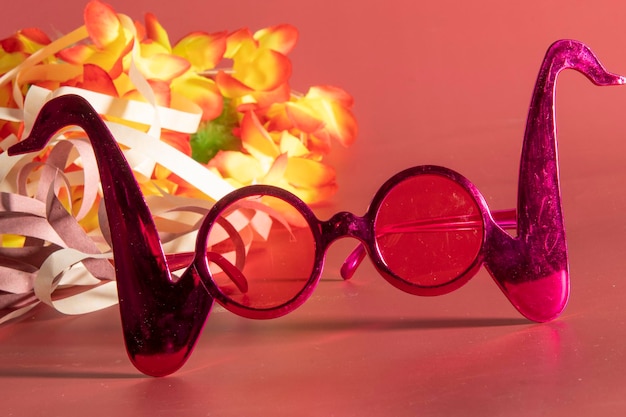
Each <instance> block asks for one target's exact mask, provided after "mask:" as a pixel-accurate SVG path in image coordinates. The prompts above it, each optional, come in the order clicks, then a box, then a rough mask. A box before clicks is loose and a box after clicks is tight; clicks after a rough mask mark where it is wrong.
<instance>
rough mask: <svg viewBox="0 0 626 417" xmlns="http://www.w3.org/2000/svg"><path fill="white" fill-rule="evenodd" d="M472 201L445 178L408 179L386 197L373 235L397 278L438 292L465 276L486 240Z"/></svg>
mask: <svg viewBox="0 0 626 417" xmlns="http://www.w3.org/2000/svg"><path fill="white" fill-rule="evenodd" d="M483 229H484V225H483V221H482V217H481V215H480V210H479V208H478V205H477V203H476V200H475V199H474V198H473V196H472V195H471V194H470V193H469V192H468V191H467V190H466V189H465V188H463V187H462V186H461V185H460V184H458V183H457V182H456V181H453V180H452V179H450V178H447V177H444V176H442V175H436V174H421V175H417V176H414V177H410V178H407V179H405V180H404V181H402V182H400V183H398V184H397V185H396V186H394V187H393V188H392V189H391V190H390V191H389V193H388V194H387V195H386V196H385V197H384V199H383V201H382V203H381V205H380V208H379V210H378V213H377V216H376V220H375V225H374V232H375V235H376V244H377V247H378V251H379V253H380V256H381V258H382V260H383V261H384V263H385V264H386V265H387V267H388V268H389V270H390V271H391V272H392V273H393V274H394V275H396V276H397V277H400V278H402V279H403V280H405V281H407V282H409V283H410V284H413V285H416V286H420V287H440V286H444V285H446V284H448V283H449V282H451V281H454V280H455V279H457V278H458V277H460V276H461V275H462V274H463V273H464V272H466V271H467V270H468V269H469V268H470V267H471V266H472V264H473V263H474V261H475V260H476V257H477V255H478V253H479V251H480V248H481V245H482V240H483Z"/></svg>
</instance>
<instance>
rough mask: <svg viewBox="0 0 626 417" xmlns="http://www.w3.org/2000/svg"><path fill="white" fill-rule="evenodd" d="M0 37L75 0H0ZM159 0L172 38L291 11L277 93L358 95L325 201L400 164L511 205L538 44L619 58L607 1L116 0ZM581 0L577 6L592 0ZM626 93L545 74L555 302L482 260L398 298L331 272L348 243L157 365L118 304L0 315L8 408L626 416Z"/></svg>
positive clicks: (134, 8)
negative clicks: (554, 200) (144, 359)
mask: <svg viewBox="0 0 626 417" xmlns="http://www.w3.org/2000/svg"><path fill="white" fill-rule="evenodd" d="M3 3H4V6H3V8H2V11H3V12H2V15H1V16H2V17H0V22H1V27H2V29H1V31H0V32H1V33H0V37H5V36H8V35H10V34H11V33H12V32H13V31H14V30H16V29H18V28H22V27H28V26H39V27H41V28H42V29H44V30H46V31H47V32H48V33H49V34H51V35H53V34H54V33H56V32H59V33H65V32H68V31H69V30H71V29H73V28H75V27H77V26H79V25H81V24H82V9H83V6H84V4H85V2H84V1H76V0H48V1H45V2H42V1H40V0H19V1H7V0H4V1H3ZM109 3H111V4H112V5H113V6H114V7H115V8H116V10H117V11H118V12H122V13H125V14H128V15H130V16H132V17H134V18H137V19H142V18H143V14H144V13H145V12H148V11H149V12H153V13H154V14H155V15H156V16H157V17H158V18H159V20H160V22H161V23H162V24H163V26H164V27H165V28H166V29H167V30H168V32H169V33H170V37H171V40H172V41H175V40H177V39H178V38H180V37H181V36H183V35H184V34H186V33H187V32H188V31H191V30H205V31H209V32H211V31H220V30H234V29H237V28H239V27H242V26H248V27H250V28H252V29H259V28H261V27H264V26H268V25H273V24H277V23H283V22H285V23H291V24H293V25H295V26H297V27H298V29H299V30H300V40H299V43H298V46H297V48H296V50H295V51H294V52H293V53H292V55H291V58H292V61H293V64H294V75H293V83H292V84H293V87H294V88H297V89H302V90H305V89H306V88H307V87H308V86H309V85H312V84H323V83H327V84H335V85H338V86H341V87H343V88H345V89H346V90H348V91H349V92H350V93H352V95H353V96H354V98H355V101H356V110H355V111H356V115H357V117H358V120H359V124H360V135H359V138H358V140H357V142H356V143H355V145H354V146H353V147H351V148H349V149H342V148H340V147H336V149H334V154H333V157H332V160H333V163H334V164H335V166H336V167H337V172H338V181H339V184H340V190H339V193H338V194H337V196H336V197H335V198H334V200H333V201H332V202H331V203H330V204H329V205H328V206H327V207H322V208H320V210H319V212H320V213H321V216H324V215H326V214H328V213H331V212H335V211H339V210H350V211H353V212H355V213H358V214H360V213H362V212H363V211H364V210H365V208H366V206H367V204H368V203H369V199H370V198H371V197H372V195H373V193H374V192H375V190H376V189H377V188H378V187H379V186H380V184H382V182H384V180H386V179H387V178H388V177H389V176H391V175H392V174H394V173H395V172H397V171H399V170H401V169H403V168H407V167H409V166H412V165H419V164H440V165H445V166H448V167H450V168H453V169H455V170H457V171H459V172H461V173H463V174H464V175H465V176H467V177H468V178H469V179H470V180H472V181H473V182H475V183H476V184H477V185H478V187H479V188H480V189H481V191H482V192H483V194H484V195H485V197H486V198H487V200H488V202H489V204H490V206H491V207H492V208H493V209H499V208H508V207H512V206H514V205H515V201H516V183H517V169H518V163H519V151H520V148H521V142H522V136H523V131H524V127H525V120H526V112H527V108H528V103H529V101H530V95H531V92H532V88H533V85H534V82H535V78H536V75H537V70H538V68H539V64H540V62H541V59H542V58H543V55H544V53H545V50H546V49H547V47H548V46H549V45H550V43H552V42H553V41H554V40H557V39H560V38H575V39H578V40H581V41H584V42H585V43H587V44H588V45H589V46H590V47H591V48H592V49H593V50H594V51H595V53H596V54H597V55H598V57H599V58H600V60H601V61H602V62H603V63H604V64H605V65H606V67H607V68H608V69H609V70H612V71H615V72H619V73H621V74H626V2H619V1H594V2H587V3H585V4H582V3H583V2H574V1H525V2H515V3H513V2H502V1H474V2H459V1H439V2H436V1H429V2H415V1H405V0H386V1H377V2H373V1H371V2H370V1H367V0H366V1H341V0H332V1H331V0H316V1H307V2H304V1H287V0H266V1H259V0H239V1H220V2H216V1H198V0H196V1H192V0H177V1H169V2H166V1H154V0H153V1H143V0H134V1H128V2H125V1H110V2H109ZM592 4H593V6H592ZM625 113H626V90H625V89H623V88H622V89H620V88H605V89H601V88H597V87H594V86H592V85H591V84H589V83H588V82H587V81H586V79H584V78H583V77H582V76H580V75H579V74H576V73H573V72H568V73H565V74H563V76H562V77H561V78H560V84H559V88H558V94H557V115H558V117H557V121H558V128H559V147H560V158H561V161H560V162H561V175H562V191H563V204H564V212H565V221H566V227H567V234H568V245H569V249H570V265H571V278H572V298H571V301H570V304H569V306H568V307H567V309H566V310H565V313H564V314H563V316H562V317H561V318H560V319H558V320H556V321H554V322H552V323H548V324H542V325H535V324H532V323H529V322H527V321H526V320H524V319H522V318H521V317H520V316H519V315H518V314H517V313H516V312H515V311H514V310H513V308H512V307H511V306H510V305H508V304H507V301H506V299H505V298H504V296H503V295H502V294H501V293H500V292H499V290H498V289H497V287H496V285H495V284H494V283H493V282H492V281H491V279H490V278H489V276H488V274H487V273H485V272H484V271H482V272H481V273H480V274H479V275H478V276H476V278H475V279H474V280H472V281H470V283H469V284H467V285H466V286H465V287H463V288H462V289H460V290H458V291H456V292H455V293H453V294H450V295H447V296H443V297H436V298H418V297H413V296H410V295H407V294H403V293H401V292H399V291H397V290H395V289H393V288H391V287H390V286H389V285H388V284H387V283H385V282H384V280H383V279H382V278H380V277H379V276H378V275H377V274H376V273H375V271H374V270H373V268H371V266H370V265H369V264H364V265H363V266H362V268H361V269H360V270H359V271H358V272H357V274H356V276H355V277H354V278H353V281H352V282H349V283H342V282H340V281H339V280H338V269H339V266H340V263H341V258H342V257H343V256H344V255H345V253H346V252H347V250H348V249H350V248H351V245H352V243H344V242H340V243H338V244H337V245H336V246H334V247H333V248H331V251H330V252H329V255H328V259H327V262H326V269H325V274H324V277H325V279H324V280H323V281H322V283H321V284H320V285H319V287H318V289H317V291H316V293H315V294H314V295H313V297H312V298H311V299H310V300H309V301H308V302H307V303H306V304H305V305H304V306H303V307H302V308H300V309H299V310H297V311H296V312H294V313H293V314H291V315H290V316H288V317H285V318H282V319H277V320H273V321H265V322H256V321H250V320H245V319H241V318H238V317H234V316H233V315H232V314H230V313H225V312H224V311H223V310H221V309H218V310H217V311H215V312H214V313H213V314H212V315H211V316H210V318H209V320H208V323H207V326H206V328H205V331H204V334H203V336H202V339H201V341H200V343H199V346H198V348H197V349H196V351H195V352H194V354H193V356H192V358H191V360H190V362H189V363H188V364H187V365H186V366H185V367H184V368H183V370H182V371H181V372H179V373H177V374H175V375H174V376H173V377H169V378H166V379H152V378H148V377H143V376H142V375H140V374H138V373H137V372H136V371H135V370H134V368H132V366H131V365H130V363H129V362H128V360H127V359H126V357H125V352H124V349H123V346H122V338H121V329H120V325H119V318H118V314H117V311H116V309H115V308H112V309H109V310H105V311H102V312H98V313H95V314H92V315H89V316H82V317H60V316H59V315H57V314H55V313H53V312H51V311H49V310H41V311H39V312H38V313H37V314H36V315H35V317H34V318H29V319H25V320H22V321H20V322H18V323H11V324H8V325H3V326H0V389H1V391H0V392H2V397H3V400H2V406H1V408H0V409H2V410H3V411H2V414H3V415H16V416H17V415H19V416H38V415H42V416H43V415H45V416H51V415H63V416H70V415H90V416H99V415H107V416H109V415H132V416H142V415H149V416H160V415H186V416H192V415H198V416H200V415H218V416H241V415H247V416H249V415H262V416H266V415H267V416H270V415H271V416H294V415H299V416H322V415H323V416H331V415H335V416H353V415H354V416H356V415H358V416H366V415H368V416H369V415H371V416H392V415H393V416H405V415H406V416H418V415H419V416H448V415H455V416H456V415H467V416H469V415H476V416H487V415H494V416H496V415H497V416H539V415H546V416H559V415H575V416H586V415H598V416H611V415H615V416H621V415H623V414H624V411H625V410H626V395H625V394H626V362H625V353H626V311H625V310H624V309H623V306H624V302H625V301H626V279H625V276H624V273H625V272H626V256H625V254H626V243H625V242H624V234H625V233H624V232H625V231H626V220H625V219H624V215H623V213H624V211H625V210H626V198H625V189H626V188H625V187H624V182H625V181H626V169H625V168H624V161H625V160H626V157H625V156H624V152H623V150H624V148H625V146H626V145H625V144H624V143H623V142H624V139H625V138H626V123H624V114H625Z"/></svg>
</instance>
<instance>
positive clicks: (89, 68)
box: [77, 64, 117, 97]
mask: <svg viewBox="0 0 626 417" xmlns="http://www.w3.org/2000/svg"><path fill="white" fill-rule="evenodd" d="M77 87H80V88H84V89H86V90H91V91H95V92H98V93H103V94H107V95H109V96H112V97H117V89H116V88H115V84H113V80H112V79H111V77H110V76H109V74H108V73H107V72H106V71H105V70H103V69H102V68H100V67H99V66H97V65H93V64H85V65H84V66H83V80H82V82H80V83H79V85H78V86H77Z"/></svg>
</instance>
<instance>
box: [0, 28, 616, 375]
mask: <svg viewBox="0 0 626 417" xmlns="http://www.w3.org/2000/svg"><path fill="white" fill-rule="evenodd" d="M566 68H573V69H576V70H578V71H580V72H581V73H583V74H585V75H586V76H587V77H588V78H589V79H590V80H591V81H592V82H593V83H595V84H596V85H620V84H624V83H625V82H626V79H625V78H624V77H621V76H618V75H614V74H611V73H608V72H607V71H606V70H605V69H604V68H603V67H602V65H601V64H600V63H599V62H598V60H597V59H596V57H595V56H594V55H593V53H592V52H591V51H590V50H589V48H587V47H586V46H585V45H584V44H582V43H580V42H577V41H572V40H561V41H557V42H555V43H554V44H553V45H552V46H551V47H550V48H549V49H548V52H547V54H546V57H545V59H544V61H543V64H542V66H541V69H540V72H539V76H538V79H537V83H536V86H535V90H534V94H533V98H532V101H531V105H530V109H529V114H528V120H527V125H526V133H525V136H524V143H523V149H522V156H521V165H520V174H519V190H518V204H517V235H516V237H512V236H511V235H509V234H508V233H506V232H505V231H504V230H503V228H502V227H501V226H500V225H498V224H497V222H496V221H494V219H493V216H492V214H491V213H490V211H489V210H488V208H487V205H486V203H485V200H484V198H483V197H482V195H481V194H480V192H479V191H478V189H477V188H476V187H475V186H474V185H473V184H472V183H470V182H469V181H468V180H467V179H465V178H464V177H462V176H460V175H459V174H457V173H455V172H454V171H451V170H448V169H445V168H441V167H433V166H423V167H416V168H411V169H409V170H407V171H403V172H402V173H400V174H397V175H396V176H395V177H393V178H392V179H391V180H389V181H388V182H387V183H386V184H385V185H383V187H382V188H381V190H380V191H379V192H378V193H377V195H376V196H375V197H374V200H373V202H372V205H371V206H370V209H369V210H368V213H367V214H366V215H365V216H364V217H356V216H354V215H352V214H350V213H339V214H337V215H336V216H334V217H333V218H331V219H330V220H329V221H326V222H322V221H320V220H318V219H317V218H315V217H314V216H313V214H312V213H311V212H310V209H309V208H308V207H307V206H306V205H305V204H304V203H302V202H301V201H300V200H297V199H296V198H295V197H293V196H292V195H291V194H288V193H286V192H284V191H282V190H278V189H274V188H271V187H256V188H244V189H240V190H237V191H235V192H234V193H233V194H231V195H229V196H227V197H226V198H225V199H224V200H222V201H220V202H218V203H217V205H216V207H215V208H214V210H212V212H211V213H210V214H209V215H208V216H207V218H206V219H205V222H204V223H203V226H202V228H201V231H200V233H199V237H198V251H197V254H196V256H195V257H194V260H193V262H192V263H191V265H189V267H188V268H187V269H186V270H185V272H184V273H183V275H182V276H181V278H180V279H179V280H177V281H174V280H173V279H172V276H171V273H170V270H169V268H168V258H167V257H166V255H165V254H164V253H163V250H162V247H161V243H160V240H159V236H158V233H157V229H156V227H155V224H154V222H153V220H152V216H151V213H150V211H149V209H148V207H147V205H146V203H145V201H144V198H143V195H142V194H141V191H140V189H139V186H138V185H137V183H136V181H135V179H134V176H133V173H132V170H131V169H130V167H129V166H128V163H127V161H126V159H125V158H124V155H123V154H122V152H121V150H120V148H119V147H118V145H117V143H116V141H115V139H114V138H113V137H112V135H111V133H110V132H109V130H108V129H107V127H106V125H105V124H104V122H103V121H102V119H101V118H100V117H99V116H98V114H96V112H95V111H94V110H93V108H92V107H91V106H90V105H89V103H88V102H87V101H85V100H84V99H82V98H80V97H78V96H62V97H58V98H56V99H54V100H51V101H50V102H48V103H47V104H46V105H45V106H44V107H43V109H42V110H41V112H40V114H39V116H38V118H37V120H36V122H35V125H34V128H33V130H32V133H31V135H30V137H29V138H27V139H25V140H23V141H22V142H20V143H18V144H16V145H14V146H13V147H11V148H10V149H9V151H8V152H9V153H10V154H20V153H26V152H35V151H38V150H41V149H43V148H44V147H45V145H46V144H47V143H48V141H49V140H50V138H51V137H52V136H53V135H54V134H55V133H56V132H57V131H59V130H60V129H62V128H64V127H66V126H69V125H78V126H80V127H82V128H83V129H84V130H85V131H86V132H87V135H88V136H89V138H90V140H91V142H92V145H93V148H94V152H95V155H96V158H97V162H98V167H99V171H100V177H101V181H102V187H103V193H104V199H105V204H106V210H107V215H108V219H109V224H110V229H111V237H112V241H113V253H114V259H115V268H116V273H117V285H118V292H119V301H120V305H119V308H120V313H121V319H122V327H123V331H124V338H125V342H126V348H127V351H128V355H129V357H130V359H131V361H132V363H133V364H134V365H135V366H136V367H137V369H139V370H140V371H141V372H144V373H146V374H148V375H153V376H164V375H168V374H171V373H173V372H175V371H176V370H177V369H179V368H180V367H181V366H182V365H183V364H184V363H185V362H186V360H187V359H188V357H189V355H190V354H191V352H192V350H193V347H194V345H195V343H196V341H197V339H198V335H199V334H200V332H201V330H202V327H203V325H204V323H205V320H206V318H207V316H208V314H209V312H210V310H211V307H212V305H213V302H214V297H213V296H219V294H218V293H217V292H215V285H214V284H213V282H212V280H211V277H210V274H208V271H206V268H205V266H204V265H205V264H206V261H205V254H204V253H203V252H204V248H206V245H205V243H206V242H204V239H205V238H206V233H207V232H208V229H209V228H210V225H211V222H212V221H213V220H214V219H215V216H216V214H217V213H219V211H220V207H223V206H224V205H225V204H228V202H229V201H234V200H236V199H239V198H241V197H243V196H245V195H248V194H250V193H258V192H259V191H260V192H262V193H273V194H275V195H278V196H279V197H280V198H284V199H286V200H288V201H290V202H291V204H292V205H294V206H296V207H297V208H298V209H299V210H300V211H301V212H302V213H303V214H305V216H306V218H307V219H308V220H309V222H310V224H311V226H312V227H313V229H314V230H316V232H315V240H316V243H317V244H318V245H317V246H318V247H319V249H318V254H317V255H316V256H317V263H316V268H315V271H314V273H313V275H312V278H311V281H310V285H308V286H307V287H306V288H305V290H303V292H302V294H301V295H299V296H298V299H297V300H294V301H292V303H291V304H290V305H289V306H288V307H284V308H285V309H286V310H285V311H279V312H276V313H275V315H280V314H284V313H285V312H287V311H290V310H292V309H293V308H295V307H297V305H299V304H301V302H303V301H304V300H305V299H306V297H307V296H308V295H309V294H310V292H311V291H312V290H313V288H314V284H315V283H316V282H317V281H316V280H317V276H319V273H320V272H321V268H322V264H323V256H324V252H325V250H326V248H327V246H328V245H329V244H330V243H331V242H332V241H333V240H335V239H336V238H338V237H340V236H346V235H347V236H354V237H356V238H358V239H360V240H361V241H362V242H363V243H364V244H365V246H366V247H367V248H368V250H369V252H370V255H371V256H372V259H373V261H374V263H375V264H376V266H377V268H378V269H379V270H381V271H383V272H384V269H385V266H384V264H383V265H381V264H380V262H381V259H380V258H379V257H378V256H376V253H375V251H372V249H371V248H372V245H373V238H372V235H371V232H370V231H371V222H372V214H370V213H374V212H375V208H376V205H377V204H378V202H380V199H381V198H382V196H384V194H385V192H386V190H387V189H388V187H390V186H392V185H393V184H394V183H395V182H396V181H399V180H401V179H402V178H405V177H406V176H407V175H415V174H417V173H420V172H427V171H428V172H437V173H438V174H440V175H445V176H448V177H449V178H451V179H453V180H454V181H456V182H458V183H459V184H461V185H462V186H463V187H465V188H466V190H468V191H469V192H470V193H471V194H472V195H473V196H474V198H475V199H476V201H477V202H478V204H479V207H480V210H481V214H482V219H483V222H484V226H485V229H484V230H485V232H484V241H483V246H482V249H481V251H480V256H479V258H477V260H476V265H474V267H478V266H480V265H485V267H486V268H487V270H488V271H489V273H490V274H491V275H492V276H493V278H494V279H495V281H496V282H497V284H498V285H499V286H500V288H501V289H502V291H503V292H504V294H505V295H506V296H507V298H508V299H509V300H510V301H511V303H512V304H513V305H514V306H515V307H516V308H517V309H518V310H519V311H520V312H521V313H522V314H523V315H524V316H526V317H528V318H529V319H531V320H534V321H547V320H551V319H553V318H555V317H556V316H558V315H559V314H560V313H561V311H562V310H563V308H564V307H565V305H566V303H567V299H568V296H569V277H568V263H567V247H566V243H565V232H564V225H563V215H562V209H561V197H560V187H559V173H558V162H557V148H556V131H555V123H554V93H555V85H556V80H557V76H558V74H559V73H560V72H561V71H562V70H563V69H566ZM356 263H358V262H356V261H355V259H352V260H350V262H349V263H348V264H349V265H355V264H356ZM347 268H348V269H350V268H351V267H350V266H348V267H347ZM472 269H473V268H472ZM383 275H384V276H385V277H386V278H387V279H388V280H389V281H390V282H392V283H393V284H394V285H396V286H399V287H401V288H402V289H404V290H407V291H409V292H414V293H419V292H417V291H411V288H403V286H402V285H399V284H398V283H397V282H395V280H394V279H393V277H389V275H388V274H385V273H383ZM470 276H471V275H469V274H468V275H467V279H469V277H470ZM464 279H465V278H464ZM457 284H458V285H460V284H462V282H460V281H459V282H457V283H456V284H455V285H457ZM207 289H208V290H209V291H210V292H211V293H212V295H213V296H212V295H210V294H209V293H208V292H207ZM225 302H226V303H227V301H225Z"/></svg>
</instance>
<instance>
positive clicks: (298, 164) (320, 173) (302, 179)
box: [285, 157, 336, 188]
mask: <svg viewBox="0 0 626 417" xmlns="http://www.w3.org/2000/svg"><path fill="white" fill-rule="evenodd" d="M285 178H287V181H289V183H290V184H292V185H294V186H295V187H305V188H311V187H322V186H325V185H328V184H332V183H334V182H335V178H336V175H335V170H334V169H333V168H331V167H330V166H328V165H325V164H323V163H322V162H319V161H314V160H311V159H307V158H298V157H294V158H289V161H288V162H287V169H286V171H285Z"/></svg>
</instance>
